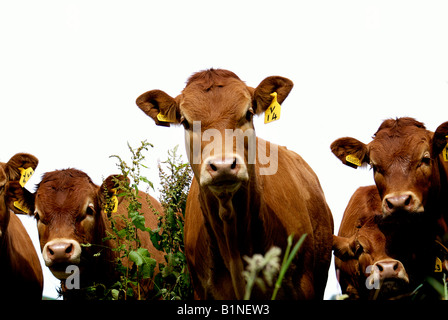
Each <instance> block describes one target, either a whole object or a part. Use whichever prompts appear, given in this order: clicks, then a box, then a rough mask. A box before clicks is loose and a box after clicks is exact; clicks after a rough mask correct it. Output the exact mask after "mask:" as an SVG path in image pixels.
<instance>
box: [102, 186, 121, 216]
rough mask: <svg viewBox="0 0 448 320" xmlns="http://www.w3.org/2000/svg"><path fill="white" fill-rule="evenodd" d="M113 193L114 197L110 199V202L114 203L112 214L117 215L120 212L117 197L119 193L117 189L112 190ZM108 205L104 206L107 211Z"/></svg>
mask: <svg viewBox="0 0 448 320" xmlns="http://www.w3.org/2000/svg"><path fill="white" fill-rule="evenodd" d="M111 191H113V193H114V195H113V196H112V197H111V198H110V202H111V203H112V205H113V207H112V210H111V211H110V213H115V212H117V211H118V198H117V196H116V195H115V194H116V193H117V189H112V190H111ZM107 207H108V206H107V205H105V206H104V209H105V210H107Z"/></svg>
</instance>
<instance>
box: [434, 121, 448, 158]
mask: <svg viewBox="0 0 448 320" xmlns="http://www.w3.org/2000/svg"><path fill="white" fill-rule="evenodd" d="M447 143H448V121H447V122H444V123H442V124H441V125H440V126H439V127H438V128H437V129H436V132H434V137H433V138H432V155H431V156H432V158H433V159H435V158H437V157H438V156H439V154H440V153H441V152H442V150H443V149H444V148H445V147H446V146H447ZM447 152H448V151H447Z"/></svg>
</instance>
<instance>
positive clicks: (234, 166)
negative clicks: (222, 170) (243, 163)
mask: <svg viewBox="0 0 448 320" xmlns="http://www.w3.org/2000/svg"><path fill="white" fill-rule="evenodd" d="M235 168H236V158H234V159H233V162H232V165H231V166H230V169H232V170H234V169H235Z"/></svg>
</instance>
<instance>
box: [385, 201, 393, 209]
mask: <svg viewBox="0 0 448 320" xmlns="http://www.w3.org/2000/svg"><path fill="white" fill-rule="evenodd" d="M386 204H387V207H388V208H389V209H391V210H392V209H393V208H394V205H393V204H392V202H390V201H389V199H386Z"/></svg>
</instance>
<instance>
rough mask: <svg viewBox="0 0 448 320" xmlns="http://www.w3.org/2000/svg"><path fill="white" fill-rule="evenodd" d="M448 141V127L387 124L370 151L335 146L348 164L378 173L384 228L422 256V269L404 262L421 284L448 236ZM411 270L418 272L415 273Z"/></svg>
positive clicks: (349, 141)
mask: <svg viewBox="0 0 448 320" xmlns="http://www.w3.org/2000/svg"><path fill="white" fill-rule="evenodd" d="M447 136H448V122H445V123H443V124H441V125H440V126H439V127H438V128H437V130H436V131H435V133H432V132H430V131H428V130H426V128H425V126H424V125H423V123H421V122H418V121H417V120H415V119H413V118H398V119H396V120H393V119H389V120H386V121H384V122H383V123H382V124H381V126H380V127H379V129H378V131H377V132H376V133H375V135H374V137H373V140H372V141H371V142H370V143H369V144H367V145H366V144H364V143H362V142H360V141H358V140H356V139H354V138H341V139H338V140H336V141H334V142H333V143H332V144H331V150H332V152H333V153H334V154H335V155H336V156H337V157H338V158H339V159H340V160H341V161H342V162H343V163H344V164H346V165H349V166H352V167H355V168H356V167H358V166H361V165H363V164H370V165H371V167H372V168H373V172H374V179H375V183H376V186H377V188H378V192H379V195H380V198H381V212H380V213H379V214H380V215H381V216H382V218H383V220H384V221H383V222H386V221H387V222H388V223H387V224H384V226H387V227H388V232H391V233H392V232H393V233H395V235H394V239H395V240H397V239H399V238H401V239H402V244H400V245H397V247H398V248H405V247H407V248H413V249H412V250H415V251H416V252H419V253H420V254H421V256H420V257H419V259H417V260H418V261H419V263H418V264H414V263H413V264H412V265H408V264H407V263H406V262H405V261H403V260H402V259H400V261H402V262H403V264H404V265H406V266H408V267H406V268H407V271H408V273H409V274H413V275H414V276H416V277H417V278H418V277H421V278H424V276H425V275H429V274H430V273H432V270H433V269H434V259H435V256H436V251H437V250H438V247H437V246H435V245H434V244H435V240H436V238H437V237H439V238H440V239H443V238H444V236H445V234H446V233H447V231H448V228H447V221H448V210H447V206H446V197H447V195H448V162H447V161H446V160H448V159H446V156H447V155H446V152H447V150H446V146H447ZM394 242H395V241H394ZM404 243H406V246H405V245H404ZM445 244H446V240H445ZM425 248H426V249H425ZM408 253H409V254H410V252H408ZM425 256H426V257H425ZM425 260H426V265H425V264H424V263H423V261H425ZM411 266H412V267H415V270H412V271H410V270H409V268H410V267H411Z"/></svg>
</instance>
